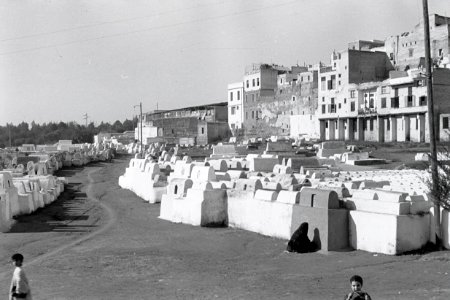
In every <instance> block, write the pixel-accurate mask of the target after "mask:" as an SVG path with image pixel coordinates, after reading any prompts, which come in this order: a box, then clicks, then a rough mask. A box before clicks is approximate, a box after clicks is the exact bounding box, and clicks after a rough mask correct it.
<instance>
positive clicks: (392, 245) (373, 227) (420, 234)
mask: <svg viewBox="0 0 450 300" xmlns="http://www.w3.org/2000/svg"><path fill="white" fill-rule="evenodd" d="M374 202H375V201H374ZM349 229H350V244H351V246H352V247H353V248H354V249H357V250H364V251H368V252H377V253H384V254H389V255H396V254H401V253H403V252H406V251H412V250H417V249H420V248H422V247H423V246H424V245H425V244H426V243H427V242H428V241H429V238H430V215H429V214H425V215H400V216H399V215H393V214H382V213H372V212H364V211H357V210H353V211H350V223H349Z"/></svg>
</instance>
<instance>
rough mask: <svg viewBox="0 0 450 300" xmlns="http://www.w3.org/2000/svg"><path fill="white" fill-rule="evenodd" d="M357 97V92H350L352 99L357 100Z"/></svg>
mask: <svg viewBox="0 0 450 300" xmlns="http://www.w3.org/2000/svg"><path fill="white" fill-rule="evenodd" d="M355 97H356V91H355V90H351V91H350V98H355Z"/></svg>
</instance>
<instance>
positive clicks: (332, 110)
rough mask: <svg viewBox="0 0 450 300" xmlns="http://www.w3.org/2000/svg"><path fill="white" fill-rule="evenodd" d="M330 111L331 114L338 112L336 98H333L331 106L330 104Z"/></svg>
mask: <svg viewBox="0 0 450 300" xmlns="http://www.w3.org/2000/svg"><path fill="white" fill-rule="evenodd" d="M328 110H329V111H328V112H329V113H335V112H336V104H335V103H334V98H331V104H330V106H329V109H328Z"/></svg>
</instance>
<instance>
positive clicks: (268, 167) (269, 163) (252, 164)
mask: <svg viewBox="0 0 450 300" xmlns="http://www.w3.org/2000/svg"><path fill="white" fill-rule="evenodd" d="M276 164H278V158H263V157H254V158H251V159H250V160H249V170H250V171H256V172H272V171H273V167H274V166H275V165H276Z"/></svg>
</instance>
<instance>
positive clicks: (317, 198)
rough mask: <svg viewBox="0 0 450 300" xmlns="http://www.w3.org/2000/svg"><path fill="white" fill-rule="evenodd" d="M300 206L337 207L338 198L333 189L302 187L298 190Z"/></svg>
mask: <svg viewBox="0 0 450 300" xmlns="http://www.w3.org/2000/svg"><path fill="white" fill-rule="evenodd" d="M300 206H306V207H315V208H326V209H338V208H339V199H338V195H337V193H336V192H335V191H330V190H320V189H315V188H309V187H304V188H302V190H301V191H300Z"/></svg>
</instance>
